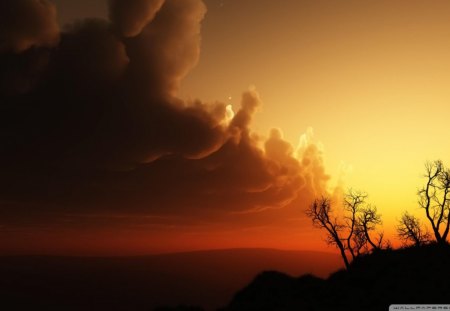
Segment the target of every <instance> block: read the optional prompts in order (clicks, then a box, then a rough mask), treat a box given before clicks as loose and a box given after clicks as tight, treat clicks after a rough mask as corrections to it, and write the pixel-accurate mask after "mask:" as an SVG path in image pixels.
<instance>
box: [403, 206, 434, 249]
mask: <svg viewBox="0 0 450 311" xmlns="http://www.w3.org/2000/svg"><path fill="white" fill-rule="evenodd" d="M397 235H398V237H399V238H400V239H401V240H403V241H404V243H405V244H407V243H408V242H412V243H414V245H416V246H421V245H423V244H425V243H428V242H429V241H430V239H431V236H430V234H429V233H428V232H426V231H425V230H423V229H422V224H421V223H420V220H419V218H417V217H415V216H413V215H410V214H408V212H404V213H403V215H402V218H401V219H400V224H399V225H398V226H397Z"/></svg>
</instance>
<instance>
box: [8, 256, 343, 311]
mask: <svg viewBox="0 0 450 311" xmlns="http://www.w3.org/2000/svg"><path fill="white" fill-rule="evenodd" d="M341 266H342V264H341V259H340V258H339V256H338V255H335V254H331V253H323V252H313V251H284V250H275V249H223V250H207V251H195V252H183V253H172V254H159V255H149V256H133V257H64V256H7V257H0V274H1V276H2V277H1V278H0V299H1V301H2V303H3V304H5V305H10V304H11V303H12V306H14V305H15V306H17V308H16V310H27V309H45V310H152V308H155V307H157V306H160V305H169V306H176V305H182V304H184V305H201V306H203V307H204V308H206V309H207V310H213V309H216V308H218V307H221V306H224V305H226V304H227V303H228V302H229V301H230V300H231V298H232V297H233V294H234V293H235V292H236V291H237V290H238V289H239V288H242V287H243V286H245V285H246V284H248V283H249V282H250V281H251V280H252V279H253V278H254V277H255V276H256V275H257V274H258V273H260V272H261V271H264V270H278V271H282V272H284V273H287V274H290V275H302V274H304V273H314V274H317V275H321V276H323V277H325V276H327V275H328V274H330V273H331V272H332V271H334V270H336V269H338V268H339V267H341ZM12 310H14V309H12Z"/></svg>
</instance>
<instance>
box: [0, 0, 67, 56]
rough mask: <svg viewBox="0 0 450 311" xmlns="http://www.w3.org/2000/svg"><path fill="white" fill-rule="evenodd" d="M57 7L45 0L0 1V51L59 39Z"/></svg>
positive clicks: (43, 43)
mask: <svg viewBox="0 0 450 311" xmlns="http://www.w3.org/2000/svg"><path fill="white" fill-rule="evenodd" d="M58 36H59V29H58V23H57V21H56V10H55V7H54V6H53V4H51V3H50V2H49V1H47V0H14V1H11V0H2V1H0V51H15V52H22V51H24V50H26V49H28V48H30V47H32V46H53V45H55V44H56V42H57V41H58Z"/></svg>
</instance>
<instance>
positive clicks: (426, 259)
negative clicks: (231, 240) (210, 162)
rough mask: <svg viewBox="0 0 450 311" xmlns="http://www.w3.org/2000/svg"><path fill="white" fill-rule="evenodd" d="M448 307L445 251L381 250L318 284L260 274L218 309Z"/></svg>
mask: <svg viewBox="0 0 450 311" xmlns="http://www.w3.org/2000/svg"><path fill="white" fill-rule="evenodd" d="M400 303H408V304H430V303H434V304H437V303H440V304H445V303H447V304H448V303H450V247H448V246H446V247H438V246H437V245H429V246H424V247H421V248H408V249H401V250H386V251H380V252H377V253H374V254H371V255H366V256H364V257H361V258H359V259H358V260H356V261H355V262H353V263H352V264H351V266H350V269H349V270H348V271H345V270H340V271H338V272H336V273H334V274H332V275H331V276H330V277H329V278H328V279H326V280H323V279H320V278H316V277H313V276H309V275H307V276H302V277H299V278H294V277H290V276H287V275H285V274H282V273H278V272H264V273H262V274H260V275H259V276H257V277H256V278H255V279H254V280H253V282H252V283H250V284H249V285H248V286H247V287H245V288H244V289H242V290H241V291H240V292H238V293H237V294H236V295H235V297H234V299H233V300H232V302H231V303H230V304H229V305H228V306H227V307H226V308H224V309H223V310H226V311H235V310H236V311H237V310H239V311H250V310H277V311H281V310H388V307H389V305H390V304H400Z"/></svg>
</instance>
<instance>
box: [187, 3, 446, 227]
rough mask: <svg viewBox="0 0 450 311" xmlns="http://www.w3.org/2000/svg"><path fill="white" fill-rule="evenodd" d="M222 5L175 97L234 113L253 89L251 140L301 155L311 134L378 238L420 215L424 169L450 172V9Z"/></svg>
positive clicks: (384, 5)
mask: <svg viewBox="0 0 450 311" xmlns="http://www.w3.org/2000/svg"><path fill="white" fill-rule="evenodd" d="M223 4H224V5H223V6H221V7H220V8H215V9H212V10H210V12H209V15H207V16H206V18H205V21H204V23H203V41H202V56H201V58H200V61H199V65H198V66H197V68H195V69H194V70H193V71H192V73H191V74H190V75H189V76H188V77H187V78H186V80H185V81H184V82H183V84H182V91H181V94H183V96H186V97H190V96H192V97H200V98H208V99H211V100H213V99H217V98H219V99H221V100H223V101H227V102H231V103H233V104H234V103H235V99H236V98H237V97H238V94H239V92H240V91H241V90H242V89H245V88H246V87H247V86H248V85H255V86H256V88H257V90H258V91H259V92H260V94H261V98H262V100H263V107H262V108H261V110H260V111H259V113H258V114H257V116H256V117H255V122H254V124H255V130H257V131H259V132H260V133H268V131H269V129H270V128H271V127H274V126H277V127H280V128H281V129H282V130H283V132H284V135H285V137H286V139H287V140H288V141H290V142H291V143H292V144H297V142H298V139H299V136H300V135H301V134H302V133H303V132H304V131H305V130H306V128H307V127H310V126H311V127H313V128H314V132H315V137H316V138H317V139H318V140H320V141H321V142H322V143H323V145H324V149H325V163H326V169H327V171H328V172H329V173H330V174H331V175H332V177H334V178H335V179H336V176H339V170H340V167H341V163H344V165H345V166H347V167H348V166H349V167H351V170H350V171H351V172H349V173H348V174H347V175H346V177H345V182H346V185H347V186H348V187H353V188H357V189H363V190H364V191H366V192H368V193H369V195H370V201H371V202H373V203H374V204H376V205H377V206H378V208H379V211H380V212H381V213H382V214H383V216H384V220H385V227H386V230H389V229H388V228H390V227H393V226H395V222H396V220H397V219H398V218H399V217H400V214H401V212H402V211H403V210H405V209H408V210H409V211H411V212H413V213H414V212H416V213H417V214H418V215H421V212H420V211H419V210H417V204H416V191H417V188H419V187H420V185H421V183H422V180H421V179H420V178H421V175H422V173H423V164H424V162H425V161H426V160H434V159H437V158H440V159H442V160H444V162H447V163H449V162H450V144H448V143H447V134H448V133H449V132H450V122H448V120H447V119H448V117H447V115H448V113H449V109H450V108H449V107H450V105H449V103H450V91H449V88H448V85H450V58H449V57H448V56H449V55H450V40H449V38H450V20H449V19H448V16H449V15H450V3H449V2H448V1H426V2H425V1H388V0H385V1H338V2H337V1H283V3H279V2H275V1H259V2H258V5H257V6H256V5H255V2H254V1H239V3H238V2H237V1H223ZM219 6H220V5H219ZM206 83H208V87H207V88H205V87H204V86H205V84H206ZM228 97H231V98H232V99H231V100H229V99H228ZM332 185H333V182H332V183H331V184H330V186H332Z"/></svg>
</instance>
